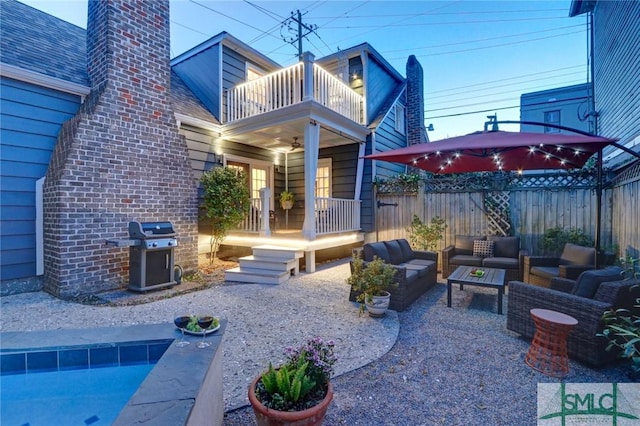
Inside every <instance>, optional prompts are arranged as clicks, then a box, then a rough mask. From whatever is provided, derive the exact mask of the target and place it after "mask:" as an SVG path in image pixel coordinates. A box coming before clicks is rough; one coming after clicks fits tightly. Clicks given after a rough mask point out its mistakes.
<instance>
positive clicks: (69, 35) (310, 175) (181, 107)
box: [0, 0, 426, 297]
mask: <svg viewBox="0 0 640 426" xmlns="http://www.w3.org/2000/svg"><path fill="white" fill-rule="evenodd" d="M140 16H143V17H160V18H161V19H160V22H162V23H163V25H155V23H153V24H152V23H151V22H145V21H144V20H143V21H140V19H139V17H140ZM0 19H1V20H2V25H1V26H0V43H1V45H0V49H1V50H0V52H1V53H0V55H1V56H0V62H1V63H0V71H1V73H0V88H1V98H2V105H3V106H2V111H0V119H1V130H2V141H1V147H2V153H1V156H2V158H1V161H2V170H1V172H0V173H1V175H2V182H1V187H0V191H1V197H0V203H1V205H0V208H1V209H2V222H1V232H2V235H1V242H2V246H1V247H0V250H1V251H0V255H1V267H2V270H1V277H0V278H1V280H2V282H1V283H2V286H1V290H2V294H9V293H12V292H16V291H20V290H21V289H25V288H29V289H38V288H42V287H44V288H45V289H46V290H47V291H49V292H51V293H53V294H57V295H60V296H62V297H71V296H74V295H78V294H86V293H95V292H99V291H103V290H107V289H113V288H121V287H122V286H123V285H124V283H125V281H126V279H127V275H128V268H129V265H128V255H127V251H126V249H123V248H113V247H107V246H106V245H105V244H104V242H105V240H107V239H114V238H126V237H127V224H128V222H129V221H133V220H136V221H140V222H145V221H161V220H169V221H171V222H172V223H173V224H174V226H175V228H176V232H177V234H178V238H179V243H180V244H179V247H178V248H176V261H177V263H179V264H181V265H182V266H183V267H184V268H185V269H187V270H188V269H193V268H195V266H196V263H197V251H198V248H200V249H201V251H206V250H207V248H208V238H209V236H208V234H209V231H208V228H207V227H206V226H205V224H200V226H199V227H198V217H197V204H198V200H197V198H198V197H197V186H198V179H199V178H200V176H201V175H202V173H203V172H204V171H206V170H209V169H210V168H212V167H219V166H221V165H227V166H233V167H238V168H241V169H243V170H246V171H247V173H248V175H249V182H248V184H249V187H250V190H251V198H252V200H251V203H252V209H251V212H250V214H248V216H247V219H246V221H245V223H244V224H243V227H242V229H241V230H239V232H237V233H234V234H233V235H230V236H229V237H228V240H227V243H228V244H233V245H235V246H240V245H245V246H248V247H250V246H254V245H258V244H265V243H267V242H268V243H269V244H270V245H275V244H282V245H288V246H290V247H291V246H294V247H296V248H298V249H300V250H301V251H303V252H304V254H305V258H306V261H305V263H306V267H307V271H313V270H314V268H315V254H316V251H318V250H323V249H331V248H334V247H348V246H349V245H350V244H354V243H359V242H361V241H363V240H364V239H366V238H369V235H372V234H373V231H374V225H373V224H374V223H375V211H374V210H375V209H374V206H373V188H372V181H373V179H374V177H375V176H383V177H388V176H392V175H394V174H397V173H399V172H404V171H405V167H404V166H400V165H397V164H390V163H382V162H381V163H379V164H378V165H376V164H375V163H372V162H370V161H366V162H365V161H364V160H363V159H362V158H361V157H362V156H363V155H365V154H369V153H372V152H377V151H382V150H388V149H394V148H398V147H402V146H406V145H409V144H413V143H421V142H425V141H426V132H425V130H424V127H423V122H422V121H423V120H422V121H421V120H420V117H422V116H421V115H420V114H423V110H424V107H423V100H422V96H421V89H420V88H421V87H422V68H421V66H420V64H419V63H418V62H417V61H416V60H415V58H414V57H411V58H409V60H408V63H407V70H406V72H407V78H404V77H403V76H402V75H401V74H400V73H399V72H398V71H397V70H395V69H394V68H393V67H392V66H391V65H390V64H389V63H388V62H387V61H386V60H385V59H384V58H383V57H382V56H381V55H380V54H379V53H378V52H376V51H375V49H373V47H372V46H370V45H368V44H366V43H365V44H361V45H358V46H354V47H352V48H350V49H346V50H342V51H340V52H338V53H335V54H332V55H330V56H327V57H325V58H319V59H315V58H314V57H313V55H312V54H310V53H305V54H304V55H303V58H302V60H301V62H299V63H298V64H295V65H292V66H290V67H286V68H283V67H281V66H280V65H278V64H277V63H276V62H274V61H272V60H271V59H269V58H268V57H266V56H264V55H262V54H261V53H259V52H257V51H256V50H254V49H252V48H251V47H250V46H248V45H246V44H245V43H243V42H242V41H240V40H238V39H236V38H235V37H233V36H231V35H230V34H228V33H225V32H222V33H220V34H218V35H217V36H214V37H212V38H211V39H209V40H207V41H205V42H204V43H202V44H200V45H198V46H196V47H194V48H193V49H191V50H189V51H188V52H185V53H183V54H182V55H180V56H178V57H176V58H174V59H173V60H171V61H170V60H169V25H168V23H169V5H168V1H155V2H129V1H125V0H115V1H110V2H108V3H107V2H89V18H88V24H87V25H88V28H87V30H86V31H85V30H83V29H81V28H78V27H75V26H73V25H71V24H68V23H66V22H64V21H61V20H59V19H57V18H55V17H53V16H50V15H47V14H45V13H43V12H40V11H38V10H36V9H33V8H31V7H28V6H26V5H24V4H22V3H19V2H17V1H13V0H7V1H2V2H1V3H0ZM119 22H127V23H128V24H127V25H128V26H127V31H123V30H122V29H121V28H119V27H118V23H119ZM107 33H110V34H120V35H121V36H120V37H117V36H116V37H108V38H107V37H105V36H104V35H105V34H107ZM149 40H151V41H149ZM45 176H46V179H44V181H43V180H42V178H43V177H45ZM39 188H41V189H39ZM264 188H266V189H268V191H265V190H263V189H264ZM285 189H288V190H290V191H292V192H294V193H295V195H296V203H295V205H294V207H293V209H292V210H291V211H288V212H284V211H283V210H282V209H280V207H279V206H278V203H277V202H276V201H275V200H276V199H277V196H278V194H279V193H280V192H282V191H283V190H285ZM270 213H271V214H270ZM269 216H272V217H274V218H275V219H276V221H275V223H276V232H273V230H272V229H271V228H270V223H269V219H268V218H269ZM285 226H287V227H288V231H295V230H298V231H299V232H297V233H294V234H286V235H284V236H286V237H287V238H286V239H283V234H281V233H278V230H280V229H282V228H284V227H285ZM41 275H43V276H44V280H41V279H40V278H37V277H38V276H41Z"/></svg>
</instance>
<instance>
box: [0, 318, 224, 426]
mask: <svg viewBox="0 0 640 426" xmlns="http://www.w3.org/2000/svg"><path fill="white" fill-rule="evenodd" d="M225 328H226V321H224V320H223V321H221V326H220V329H219V330H218V331H217V332H216V333H214V334H213V335H210V336H207V339H208V340H209V341H210V342H211V343H212V346H210V347H209V348H206V349H198V348H196V345H195V343H196V342H197V341H198V340H199V339H200V337H197V336H188V337H187V339H188V340H192V341H193V343H194V344H191V345H189V346H186V347H184V348H178V347H176V346H175V345H173V341H174V340H175V339H176V338H179V337H180V333H179V332H178V331H177V330H176V328H175V326H174V325H173V324H170V323H164V324H146V325H135V326H129V327H106V328H98V329H83V330H80V329H75V330H53V331H36V332H26V333H20V332H5V333H0V343H1V345H2V347H1V348H0V372H1V373H2V375H3V376H2V380H3V381H4V379H5V378H8V379H9V380H11V377H12V376H13V377H18V376H21V375H22V376H25V377H26V376H29V375H30V374H31V373H36V374H32V375H33V376H39V375H40V374H44V373H46V372H54V371H58V370H61V369H62V370H68V369H73V368H76V369H77V368H79V369H80V370H84V371H85V372H86V371H87V369H89V370H92V369H95V374H98V375H99V374H100V373H99V371H100V370H104V368H116V367H118V368H121V367H122V366H123V365H134V366H144V367H146V368H147V371H146V372H145V374H146V373H148V374H147V375H146V378H145V377H144V376H143V377H142V383H141V384H140V386H137V385H134V386H133V390H134V393H133V396H132V397H131V398H127V399H125V398H124V397H122V396H120V398H121V399H124V408H123V409H122V410H121V411H119V413H118V411H117V410H116V417H115V420H114V419H113V418H112V419H111V420H112V421H110V422H108V423H101V422H100V423H98V422H99V421H100V418H101V416H100V415H98V414H88V417H84V418H83V419H82V422H81V423H79V424H87V425H99V424H114V425H130V424H135V423H143V422H150V421H151V422H153V420H154V419H155V420H156V421H157V420H159V419H162V420H163V421H164V423H166V424H172V425H181V424H185V425H191V424H194V425H196V424H202V422H203V421H205V419H206V422H208V423H209V424H222V417H223V414H224V401H223V397H222V347H221V343H222V338H223V333H224V329H225ZM154 362H155V365H154ZM92 367H94V368H92ZM95 367H97V368H95ZM141 369H142V370H144V368H141ZM104 371H107V370H104ZM65 373H69V371H65ZM141 374H143V373H142V372H140V371H138V372H135V373H134V375H138V377H140V375H141ZM113 380H114V376H113V375H104V376H102V377H99V378H98V382H97V383H99V384H96V383H93V384H92V385H91V389H92V390H91V391H89V392H96V391H97V393H96V394H105V393H108V391H109V386H108V385H109V383H110V382H112V381H113ZM67 382H69V381H67ZM71 387H74V385H73V383H71ZM96 388H98V389H96ZM2 390H3V394H4V392H5V389H4V383H3V389H2ZM8 392H11V390H9V391H8ZM36 398H37V395H36V394H31V395H25V397H24V398H23V401H24V402H25V403H26V405H25V406H26V407H29V406H30V405H33V406H34V407H35V406H36V405H41V406H42V405H46V406H52V405H54V404H55V402H56V401H55V396H53V395H48V396H46V395H45V396H43V399H40V400H37V399H36ZM2 399H3V410H2V411H3V418H2V424H3V425H4V424H12V423H7V422H5V420H4V410H5V408H6V406H5V401H4V399H5V396H4V395H3V397H2ZM113 399H116V398H115V397H114V398H113ZM120 407H122V405H120ZM83 416H84V414H83ZM80 417H82V416H80ZM96 417H97V419H96ZM105 417H108V416H105ZM26 421H29V422H31V423H29V424H30V425H31V426H37V425H38V423H36V422H35V421H32V420H31V419H26ZM26 421H25V422H26ZM25 422H22V423H17V424H19V425H23V424H25ZM167 422H168V423H167ZM40 424H42V423H40ZM45 424H64V423H61V422H60V421H58V422H55V423H51V422H50V421H49V422H47V423H45ZM74 424H78V423H77V422H74Z"/></svg>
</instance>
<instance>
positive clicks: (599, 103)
mask: <svg viewBox="0 0 640 426" xmlns="http://www.w3.org/2000/svg"><path fill="white" fill-rule="evenodd" d="M594 29H595V40H594V51H595V58H594V61H593V64H594V74H595V76H594V82H595V102H596V110H597V111H598V113H599V114H600V115H599V118H598V123H599V129H598V130H599V132H598V133H599V134H600V135H602V136H606V137H612V138H619V139H620V143H621V144H628V143H630V142H631V141H632V140H633V139H634V138H640V94H639V93H638V90H640V89H639V88H640V83H639V82H640V2H637V1H628V2H608V1H598V2H597V3H596V8H595V10H594ZM611 151H613V149H607V150H605V152H604V158H607V155H608V154H609V153H611ZM623 158H629V156H628V155H621V156H620V158H615V159H614V161H608V162H607V165H608V166H615V164H616V163H617V162H619V161H621V160H622V159H623Z"/></svg>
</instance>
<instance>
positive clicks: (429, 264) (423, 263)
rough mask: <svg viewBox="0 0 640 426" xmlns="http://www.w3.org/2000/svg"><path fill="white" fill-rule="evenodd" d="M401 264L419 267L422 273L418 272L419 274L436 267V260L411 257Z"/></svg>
mask: <svg viewBox="0 0 640 426" xmlns="http://www.w3.org/2000/svg"><path fill="white" fill-rule="evenodd" d="M402 266H407V267H409V266H411V267H412V268H420V270H421V271H423V272H424V274H420V276H421V277H422V276H424V275H426V274H427V273H428V272H430V271H432V270H433V269H436V268H437V266H436V262H434V261H433V260H425V259H412V260H409V261H407V262H405V263H403V264H402Z"/></svg>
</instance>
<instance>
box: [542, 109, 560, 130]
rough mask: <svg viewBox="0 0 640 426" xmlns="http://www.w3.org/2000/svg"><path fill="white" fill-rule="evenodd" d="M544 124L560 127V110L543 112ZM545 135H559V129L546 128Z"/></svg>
mask: <svg viewBox="0 0 640 426" xmlns="http://www.w3.org/2000/svg"><path fill="white" fill-rule="evenodd" d="M544 122H545V123H549V124H555V125H557V126H559V125H560V110H559V109H558V110H554V111H545V112H544ZM544 132H545V133H560V129H557V128H555V127H546V126H545V128H544Z"/></svg>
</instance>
